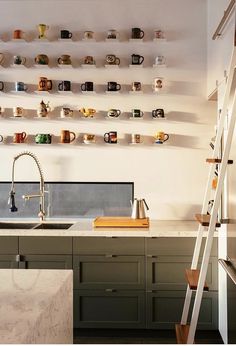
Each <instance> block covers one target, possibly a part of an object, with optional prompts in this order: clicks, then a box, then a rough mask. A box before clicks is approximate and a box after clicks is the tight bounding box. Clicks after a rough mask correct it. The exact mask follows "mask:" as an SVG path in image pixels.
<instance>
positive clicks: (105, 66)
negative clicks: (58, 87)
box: [0, 64, 167, 70]
mask: <svg viewBox="0 0 236 346" xmlns="http://www.w3.org/2000/svg"><path fill="white" fill-rule="evenodd" d="M166 67H167V64H153V65H146V66H144V65H143V64H140V65H136V64H129V65H122V66H121V65H101V66H97V65H95V64H94V65H90V64H81V65H78V66H74V65H72V64H68V65H66V64H57V65H55V66H53V65H42V64H33V65H31V66H28V65H27V66H26V65H23V64H21V65H17V64H12V65H9V66H6V67H5V66H3V65H0V69H8V68H12V69H21V70H22V69H23V70H24V69H32V68H34V69H43V70H49V69H55V68H59V69H80V68H83V69H103V68H106V69H112V70H117V69H119V68H132V69H135V68H139V69H140V68H166Z"/></svg>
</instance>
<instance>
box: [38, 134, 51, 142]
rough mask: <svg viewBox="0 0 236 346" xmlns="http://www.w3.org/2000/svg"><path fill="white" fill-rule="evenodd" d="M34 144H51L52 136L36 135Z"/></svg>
mask: <svg viewBox="0 0 236 346" xmlns="http://www.w3.org/2000/svg"><path fill="white" fill-rule="evenodd" d="M35 143H36V144H51V143H52V135H50V134H49V133H38V134H37V135H36V136H35Z"/></svg>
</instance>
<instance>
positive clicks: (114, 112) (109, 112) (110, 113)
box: [107, 109, 121, 118]
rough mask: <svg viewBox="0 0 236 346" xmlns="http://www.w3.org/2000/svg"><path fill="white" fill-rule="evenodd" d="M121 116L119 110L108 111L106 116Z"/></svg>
mask: <svg viewBox="0 0 236 346" xmlns="http://www.w3.org/2000/svg"><path fill="white" fill-rule="evenodd" d="M120 114H121V111H120V110H119V109H109V111H108V112H107V116H108V117H110V118H118V117H119V116H120Z"/></svg>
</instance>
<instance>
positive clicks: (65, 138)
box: [61, 130, 76, 143]
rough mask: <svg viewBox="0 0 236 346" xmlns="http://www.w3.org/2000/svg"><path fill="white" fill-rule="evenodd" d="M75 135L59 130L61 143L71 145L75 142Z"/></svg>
mask: <svg viewBox="0 0 236 346" xmlns="http://www.w3.org/2000/svg"><path fill="white" fill-rule="evenodd" d="M75 137H76V135H75V133H74V132H72V131H69V130H61V143H71V142H73V141H74V140H75Z"/></svg>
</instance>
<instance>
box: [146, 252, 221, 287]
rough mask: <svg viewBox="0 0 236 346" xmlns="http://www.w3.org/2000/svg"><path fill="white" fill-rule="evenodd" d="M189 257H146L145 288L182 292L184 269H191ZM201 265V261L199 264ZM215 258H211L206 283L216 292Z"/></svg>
mask: <svg viewBox="0 0 236 346" xmlns="http://www.w3.org/2000/svg"><path fill="white" fill-rule="evenodd" d="M191 261H192V257H190V256H149V257H147V287H148V289H151V290H152V289H155V290H172V289H173V290H184V289H186V287H187V281H186V279H185V269H186V268H190V267H191ZM199 263H201V261H200V262H199ZM217 273H218V265H217V258H216V257H211V258H210V261H209V266H208V272H207V278H206V282H207V284H208V286H209V289H210V290H217V280H218V279H217Z"/></svg>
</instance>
